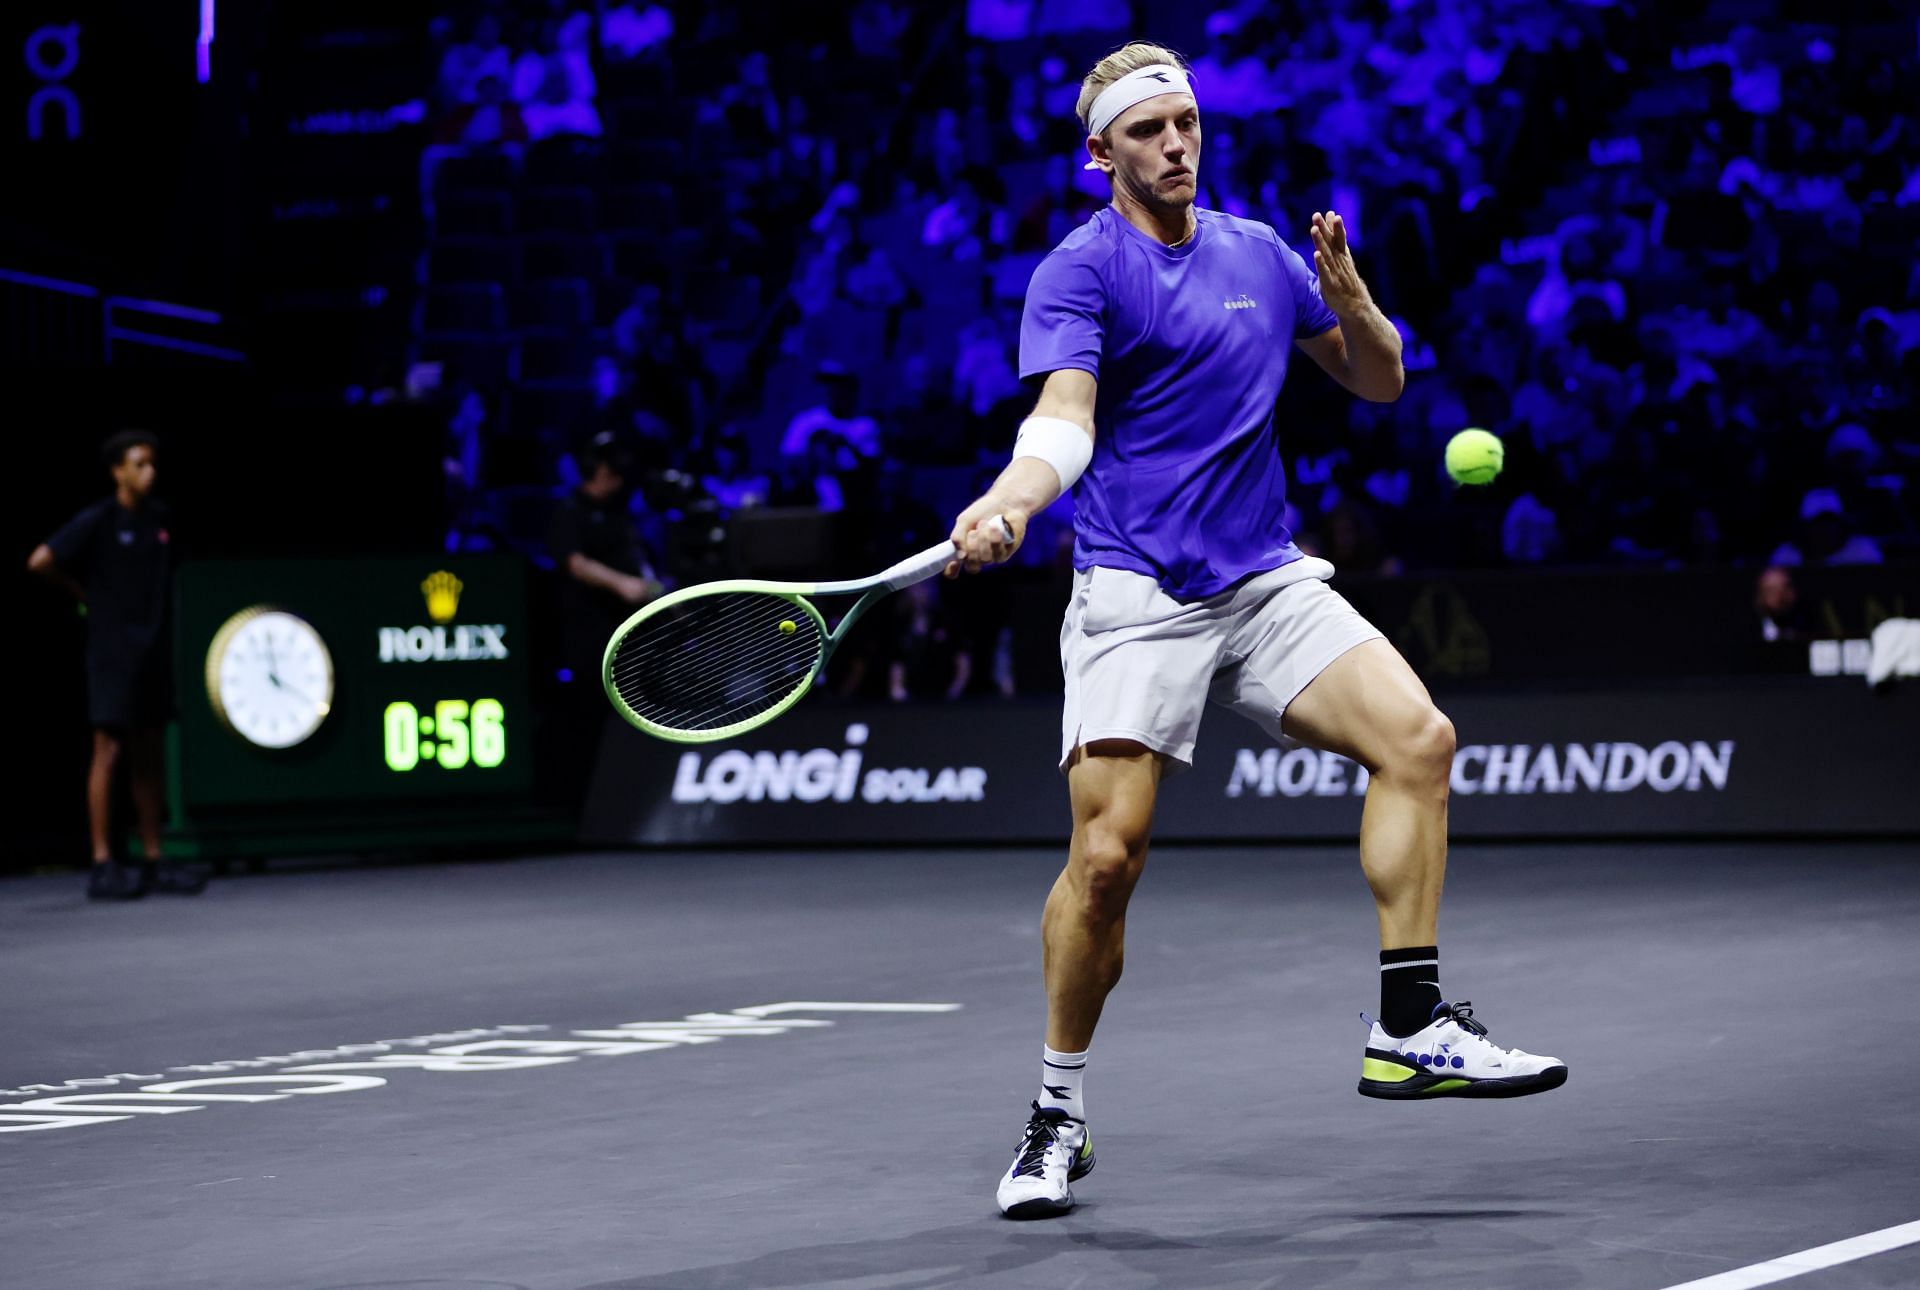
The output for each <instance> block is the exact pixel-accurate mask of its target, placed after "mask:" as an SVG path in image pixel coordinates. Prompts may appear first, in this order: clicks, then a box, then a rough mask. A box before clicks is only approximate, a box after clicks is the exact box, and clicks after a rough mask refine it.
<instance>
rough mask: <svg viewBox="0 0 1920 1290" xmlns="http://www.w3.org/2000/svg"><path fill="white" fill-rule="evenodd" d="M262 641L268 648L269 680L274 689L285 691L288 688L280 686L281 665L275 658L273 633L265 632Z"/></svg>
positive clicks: (262, 634)
mask: <svg viewBox="0 0 1920 1290" xmlns="http://www.w3.org/2000/svg"><path fill="white" fill-rule="evenodd" d="M260 639H261V640H262V641H264V642H265V643H266V646H267V679H268V680H269V681H272V682H273V688H274V689H276V690H283V689H285V688H286V687H285V686H283V685H282V684H280V664H279V662H278V661H277V660H276V659H275V658H274V656H273V633H272V632H271V631H268V632H263V633H261V637H260Z"/></svg>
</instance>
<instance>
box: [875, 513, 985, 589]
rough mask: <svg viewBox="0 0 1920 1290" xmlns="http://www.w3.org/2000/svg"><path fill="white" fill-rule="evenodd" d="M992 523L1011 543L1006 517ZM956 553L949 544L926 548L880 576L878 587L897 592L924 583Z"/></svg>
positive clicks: (951, 560)
mask: <svg viewBox="0 0 1920 1290" xmlns="http://www.w3.org/2000/svg"><path fill="white" fill-rule="evenodd" d="M993 522H994V523H995V524H998V525H999V526H1000V533H1001V535H1002V537H1004V538H1005V539H1006V540H1007V541H1008V542H1011V541H1013V525H1011V524H1009V523H1007V517H1006V516H1004V515H996V516H994V517H993ZM957 555H958V551H957V550H956V548H955V547H954V545H953V543H951V542H941V543H937V544H936V545H934V546H930V547H928V548H927V549H926V550H924V551H922V552H921V553H920V554H919V555H910V556H908V557H907V558H906V559H904V560H902V561H901V562H900V563H899V564H896V565H894V566H893V567H892V568H890V569H886V570H884V571H883V572H882V573H881V574H880V579H879V581H880V585H881V586H883V587H885V588H886V589H887V590H888V591H898V590H900V589H901V588H902V587H911V586H912V585H913V584H914V583H916V582H925V581H926V580H927V579H928V578H931V577H933V576H934V575H935V574H937V573H939V572H940V571H941V570H943V569H945V568H946V567H947V566H948V565H949V564H951V563H953V561H954V559H955V558H956V557H957Z"/></svg>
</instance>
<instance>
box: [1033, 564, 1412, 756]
mask: <svg viewBox="0 0 1920 1290" xmlns="http://www.w3.org/2000/svg"><path fill="white" fill-rule="evenodd" d="M1332 576H1333V566H1332V565H1330V564H1328V563H1327V562H1326V561H1325V560H1321V559H1317V558H1315V557H1313V556H1308V557H1306V558H1304V559H1300V560H1295V561H1294V562H1293V563H1292V564H1287V565H1282V566H1281V567H1280V568H1278V569H1273V570H1270V571H1268V572H1266V573H1262V574H1257V575H1255V576H1254V577H1251V578H1249V579H1247V580H1246V581H1245V582H1243V583H1241V584H1240V585H1239V586H1237V587H1234V588H1232V589H1230V590H1228V591H1223V592H1221V593H1220V594H1219V595H1217V596H1211V597H1209V598H1208V599H1206V600H1194V601H1180V600H1175V599H1174V598H1173V597H1172V596H1169V595H1168V594H1167V593H1166V592H1165V591H1163V590H1161V588H1160V584H1159V583H1157V582H1155V581H1154V580H1153V579H1152V578H1149V577H1147V576H1146V575H1145V574H1140V573H1132V572H1129V571H1127V570H1125V569H1105V568H1101V567H1099V566H1097V565H1096V566H1095V567H1093V568H1091V569H1084V570H1081V571H1079V572H1077V573H1075V574H1074V577H1073V599H1072V600H1070V601H1069V602H1068V603H1067V617H1066V622H1065V623H1064V624H1063V625H1062V627H1061V629H1060V666H1061V668H1062V670H1063V671H1064V672H1065V673H1066V683H1067V685H1066V708H1065V711H1064V713H1063V714H1062V718H1061V726H1060V767H1061V769H1062V770H1064V769H1065V768H1066V765H1067V760H1068V758H1069V757H1071V756H1072V754H1073V750H1074V749H1075V748H1077V747H1079V746H1080V745H1081V744H1086V743H1092V742H1093V741H1094V740H1096V739H1131V740H1133V741H1135V742H1136V743H1141V744H1145V745H1146V746H1147V747H1148V748H1151V749H1153V750H1154V751H1155V752H1157V753H1163V754H1165V755H1166V756H1167V757H1168V758H1170V759H1171V762H1172V764H1170V765H1169V766H1168V767H1167V772H1168V773H1169V774H1174V773H1178V772H1179V771H1183V770H1186V769H1188V768H1189V767H1191V766H1192V765H1193V747H1194V741H1195V739H1196V738H1197V737H1198V735H1199V733H1200V713H1201V710H1202V709H1203V708H1204V707H1205V706H1206V701H1207V700H1208V699H1212V700H1213V701H1214V702H1215V703H1218V704H1222V705H1224V706H1225V707H1229V708H1232V709H1233V710H1234V711H1236V712H1239V713H1242V714H1244V715H1245V716H1247V717H1250V718H1251V719H1252V720H1253V721H1255V722H1256V723H1258V724H1259V725H1260V726H1261V727H1262V728H1263V729H1265V730H1266V731H1267V732H1268V733H1270V734H1272V735H1274V736H1276V737H1278V736H1279V734H1280V718H1281V716H1282V714H1284V713H1285V712H1286V710H1287V705H1288V704H1289V703H1292V702H1293V700H1294V698H1295V696H1297V695H1298V694H1299V693H1300V691H1302V690H1304V689H1306V688H1307V684H1308V682H1310V681H1312V680H1313V678H1314V677H1316V676H1318V675H1320V673H1321V672H1322V671H1324V670H1325V669H1326V667H1327V665H1328V664H1330V663H1332V662H1333V660H1335V659H1337V658H1339V657H1340V656H1341V655H1342V654H1344V653H1346V652H1347V651H1348V650H1350V649H1352V648H1353V647H1354V646H1356V645H1359V644H1361V643H1362V642H1365V641H1370V640H1374V639H1376V638H1378V637H1379V636H1380V634H1381V633H1380V631H1379V629H1378V628H1376V627H1375V626H1374V625H1373V624H1372V623H1370V622H1368V621H1367V620H1366V619H1365V618H1362V617H1361V616H1360V614H1359V613H1358V611H1356V610H1355V609H1354V607H1353V606H1352V605H1350V604H1348V603H1347V601H1346V598H1345V597H1343V596H1342V595H1341V594H1340V593H1339V592H1337V591H1335V590H1334V589H1333V588H1331V587H1329V586H1328V585H1327V583H1326V579H1328V578H1331V577H1332Z"/></svg>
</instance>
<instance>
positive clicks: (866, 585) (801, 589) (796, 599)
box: [600, 519, 1012, 744]
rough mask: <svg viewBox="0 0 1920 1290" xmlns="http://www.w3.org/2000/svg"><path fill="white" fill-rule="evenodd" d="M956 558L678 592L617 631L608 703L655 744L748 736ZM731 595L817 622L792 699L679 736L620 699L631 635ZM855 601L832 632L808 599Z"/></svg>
mask: <svg viewBox="0 0 1920 1290" xmlns="http://www.w3.org/2000/svg"><path fill="white" fill-rule="evenodd" d="M1000 525H1001V528H1002V530H1003V531H1004V532H1006V533H1007V535H1008V540H1011V539H1012V531H1011V529H1009V528H1007V524H1006V521H1005V520H1004V519H1002V520H1001V521H1000ZM957 556H958V553H957V552H956V551H955V549H954V546H953V543H951V542H941V543H939V544H938V545H936V546H930V547H928V548H927V549H926V550H924V551H922V552H920V553H919V554H918V555H913V556H909V557H907V558H906V559H905V560H902V561H901V562H900V563H898V564H896V565H894V566H892V567H891V568H889V569H886V570H884V571H883V572H881V573H877V574H875V575H874V576H873V577H871V578H856V579H854V580H853V581H851V582H761V581H757V580H755V579H751V578H732V579H727V580H724V581H721V582H703V583H701V584H699V585H698V586H693V587H683V588H681V589H680V590H679V591H674V592H669V593H668V594H667V595H664V596H662V597H660V598H659V599H658V600H655V601H653V602H652V603H651V604H648V605H645V606H643V607H642V608H641V609H640V610H639V611H638V612H636V613H635V614H634V615H633V616H632V617H631V618H628V619H627V621H626V622H624V623H621V624H620V626H619V627H618V628H616V629H615V631H614V633H613V636H612V638H611V639H609V640H608V641H607V648H606V650H605V651H604V652H603V653H602V654H601V656H600V684H601V686H602V688H604V689H605V690H606V692H607V701H608V702H610V703H612V704H613V709H614V711H615V712H618V713H619V714H620V715H621V716H622V717H623V718H625V719H626V721H627V722H628V724H630V725H632V726H634V727H636V728H638V729H640V730H644V731H645V732H646V733H648V734H650V735H653V736H654V737H655V738H658V739H665V740H667V741H668V742H670V743H676V744H708V743H714V742H716V741H718V740H721V739H730V738H732V737H733V736H734V735H738V734H744V733H745V732H747V731H749V730H753V729H755V728H757V727H759V726H764V725H766V724H767V723H768V722H769V721H772V720H773V719H774V718H775V717H778V716H779V715H780V714H781V713H783V712H785V711H786V710H787V709H789V708H791V707H792V706H793V705H794V704H796V703H798V702H800V700H801V699H802V698H804V697H806V693H807V691H808V690H811V689H812V688H813V683H814V681H815V680H817V679H818V678H819V676H820V669H822V668H824V667H825V666H826V665H827V660H828V659H830V658H832V657H833V651H834V650H835V649H837V648H839V645H840V642H841V641H842V640H843V639H845V637H846V634H847V632H848V630H849V629H850V628H851V627H852V626H853V625H854V623H856V622H858V621H859V619H860V616H861V615H862V614H864V613H866V612H867V610H868V609H870V608H872V607H873V605H874V604H875V603H876V602H878V601H879V600H880V599H882V598H883V597H885V596H888V595H890V594H892V593H893V592H896V591H899V590H900V589H901V588H903V587H910V586H912V585H913V584H914V583H916V582H925V581H926V580H927V579H928V578H931V577H933V576H934V575H936V574H938V573H939V572H940V571H941V570H942V569H944V568H946V567H947V565H948V564H949V563H950V562H952V561H953V560H954V559H956V558H957ZM727 592H758V593H760V594H762V595H768V596H778V597H779V598H780V599H782V600H785V601H787V602H788V603H790V604H792V605H794V606H795V607H796V608H798V609H799V610H800V611H801V612H802V613H805V614H806V615H807V616H808V617H810V618H812V619H813V621H814V625H815V626H816V627H818V628H819V629H820V635H821V637H822V639H823V641H824V643H823V644H822V645H821V647H820V656H819V658H818V659H816V660H815V661H814V665H813V670H812V671H811V672H809V673H807V676H806V678H805V679H804V680H802V681H801V682H799V683H798V684H797V685H795V686H794V687H793V690H792V691H791V692H790V693H788V694H787V695H785V696H784V697H782V698H781V699H780V701H779V702H777V703H775V704H774V705H773V706H772V707H770V708H768V709H767V710H766V711H764V712H757V713H755V714H754V715H753V716H751V717H748V718H746V719H745V720H744V721H735V722H733V723H732V724H730V725H725V726H716V727H714V728H713V729H711V730H677V729H674V728H673V727H670V726H663V725H660V724H659V723H658V722H655V721H649V720H648V719H647V718H645V717H643V716H641V715H640V714H639V713H638V712H635V711H634V710H633V708H632V707H631V706H629V705H628V703H627V701H626V700H625V699H623V698H621V697H620V692H619V691H618V690H617V689H615V688H614V684H613V656H614V655H615V654H616V653H617V652H618V651H619V647H620V643H621V642H622V641H623V640H625V639H626V637H627V633H629V632H631V631H632V630H633V629H634V628H635V627H637V626H639V625H640V624H641V623H644V622H646V621H647V620H648V619H649V618H652V617H653V616H654V615H656V614H663V613H666V612H667V611H668V610H670V609H672V608H673V607H674V606H676V605H684V604H686V603H687V602H688V601H689V600H696V599H698V598H700V597H701V596H714V595H720V594H723V593H727ZM853 595H858V596H859V597H860V599H859V600H857V601H855V602H854V604H853V607H852V608H851V609H849V610H847V612H846V614H845V615H844V616H842V618H841V619H840V623H839V625H838V626H837V627H835V628H833V629H832V630H831V631H829V630H828V629H827V620H826V619H825V618H824V617H823V616H822V615H821V613H820V611H819V610H818V609H816V608H814V606H813V603H812V602H811V601H809V600H808V599H807V597H808V596H853Z"/></svg>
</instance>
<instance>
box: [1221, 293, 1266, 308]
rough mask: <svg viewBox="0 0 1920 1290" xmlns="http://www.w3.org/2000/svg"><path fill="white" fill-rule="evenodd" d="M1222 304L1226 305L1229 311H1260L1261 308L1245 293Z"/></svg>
mask: <svg viewBox="0 0 1920 1290" xmlns="http://www.w3.org/2000/svg"><path fill="white" fill-rule="evenodd" d="M1220 303H1222V304H1224V305H1225V306H1226V307H1227V308H1229V309H1258V308H1259V307H1260V306H1259V305H1258V304H1256V303H1255V302H1254V299H1253V297H1252V296H1250V295H1248V294H1247V293H1246V292H1244V291H1242V292H1241V293H1240V294H1239V295H1237V296H1234V297H1233V298H1232V299H1230V300H1223V301H1221V302H1220Z"/></svg>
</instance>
